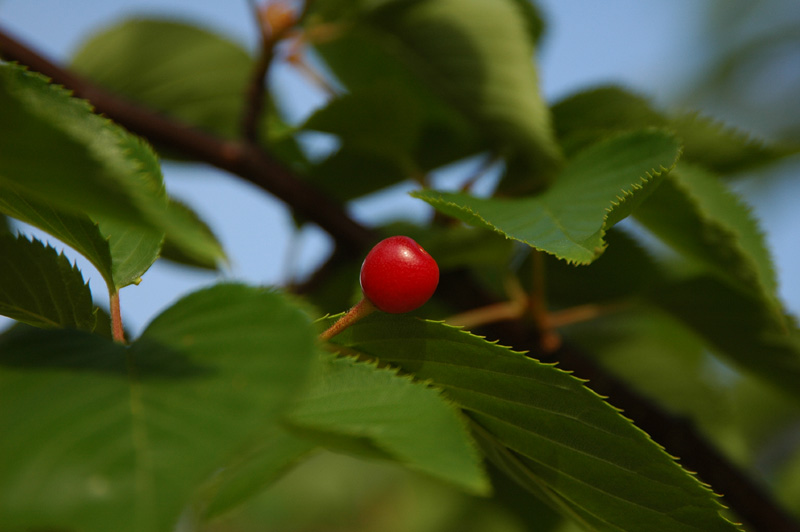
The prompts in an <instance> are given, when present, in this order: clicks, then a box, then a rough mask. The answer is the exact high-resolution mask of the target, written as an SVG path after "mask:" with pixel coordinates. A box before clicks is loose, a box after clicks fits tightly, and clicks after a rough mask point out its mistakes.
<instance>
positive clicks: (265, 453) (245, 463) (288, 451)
mask: <svg viewBox="0 0 800 532" xmlns="http://www.w3.org/2000/svg"><path fill="white" fill-rule="evenodd" d="M316 447H317V445H316V443H314V442H311V441H309V440H306V439H303V438H299V437H298V436H296V435H294V434H292V433H291V432H290V431H289V430H288V429H286V428H284V427H283V426H282V425H279V424H271V425H269V426H268V427H266V428H265V430H264V431H263V433H262V434H260V435H259V437H258V439H257V440H255V441H253V442H251V443H250V444H248V445H247V446H245V447H244V448H243V449H240V450H238V451H237V453H236V456H235V457H234V458H233V459H232V460H230V461H228V462H227V463H225V465H224V466H223V467H222V468H220V469H219V470H218V471H217V472H215V474H214V475H213V476H211V477H210V478H209V479H208V480H207V481H206V482H205V484H203V485H202V486H201V487H200V489H199V490H198V495H197V497H196V502H195V504H194V507H193V512H194V514H195V516H196V517H197V518H198V519H200V520H202V521H208V520H210V519H213V518H215V517H217V516H219V515H221V514H224V513H226V512H229V511H231V510H232V509H234V508H236V507H238V506H240V505H242V504H243V503H244V502H245V501H247V500H248V499H250V498H252V497H253V496H254V495H256V494H257V493H259V492H260V491H262V490H263V489H264V488H266V487H267V486H269V485H270V484H272V483H273V482H274V481H275V480H277V479H278V478H279V477H280V475H281V474H282V473H283V472H284V471H286V470H287V469H288V468H289V467H291V466H292V465H294V464H295V463H297V462H298V461H299V460H300V459H301V458H303V457H304V456H306V455H308V454H309V453H311V451H313V450H314V449H315V448H316Z"/></svg>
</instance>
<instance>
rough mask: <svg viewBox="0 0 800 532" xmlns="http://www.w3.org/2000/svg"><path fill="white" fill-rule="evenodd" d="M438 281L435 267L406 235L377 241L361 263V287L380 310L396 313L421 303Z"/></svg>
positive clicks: (410, 309) (429, 258)
mask: <svg viewBox="0 0 800 532" xmlns="http://www.w3.org/2000/svg"><path fill="white" fill-rule="evenodd" d="M438 284H439V266H437V264H436V261H435V260H434V259H433V257H431V256H430V255H429V254H428V252H427V251H425V250H424V249H422V246H420V245H419V244H417V243H416V242H415V241H414V240H413V239H412V238H409V237H407V236H392V237H389V238H387V239H385V240H382V241H380V242H378V243H377V244H376V245H375V247H374V248H372V250H371V251H370V252H369V253H368V254H367V257H366V258H365V259H364V263H363V264H362V265H361V290H362V291H363V292H364V296H365V297H366V298H367V299H369V300H370V302H372V304H373V305H375V306H376V307H378V308H379V309H381V310H382V311H384V312H390V313H392V314H400V313H402V312H410V311H412V310H414V309H416V308H419V307H421V306H422V305H423V304H425V302H426V301H428V299H430V297H431V296H432V295H433V292H434V291H435V290H436V285H438Z"/></svg>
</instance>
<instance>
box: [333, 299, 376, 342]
mask: <svg viewBox="0 0 800 532" xmlns="http://www.w3.org/2000/svg"><path fill="white" fill-rule="evenodd" d="M375 310H377V307H376V306H375V305H373V304H372V302H371V301H370V300H369V299H367V298H366V297H365V298H362V299H361V301H359V302H358V303H356V304H355V305H354V306H353V308H351V309H350V310H348V311H347V313H346V314H345V315H344V316H342V317H341V318H339V319H338V320H336V323H334V324H333V325H331V326H330V327H328V329H326V330H325V331H324V332H323V333H321V334H320V335H319V339H320V340H330V339H331V338H333V337H334V336H336V335H337V334H339V333H340V332H342V331H343V330H345V329H347V328H348V327H350V326H351V325H353V324H354V323H355V322H357V321H358V320H360V319H361V318H363V317H364V316H368V315H370V314H372V312H374V311H375Z"/></svg>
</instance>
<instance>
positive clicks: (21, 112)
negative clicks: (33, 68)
mask: <svg viewBox="0 0 800 532" xmlns="http://www.w3.org/2000/svg"><path fill="white" fill-rule="evenodd" d="M0 123H3V124H7V127H4V128H2V130H0V148H2V149H0V184H3V185H5V186H9V187H17V188H16V190H17V191H18V192H20V193H22V192H25V193H26V194H28V195H30V196H31V197H34V198H38V199H40V200H42V201H47V202H49V203H51V204H52V205H53V206H54V207H58V208H61V209H65V210H69V211H71V212H84V213H86V212H89V213H98V214H103V215H106V216H109V217H115V218H118V219H121V220H123V221H126V222H129V223H133V224H137V225H142V226H147V225H148V223H147V221H146V220H145V219H144V217H143V216H142V214H141V212H140V210H139V208H138V207H137V206H136V205H134V203H133V201H132V200H131V198H130V197H129V195H128V190H127V188H126V186H125V185H124V183H125V182H127V181H128V180H130V178H131V174H132V173H134V172H135V170H133V169H132V168H131V166H132V165H131V161H129V160H128V159H127V158H126V157H125V156H124V154H123V153H122V150H121V148H120V145H119V142H120V137H121V135H123V132H122V131H121V130H119V129H118V128H115V127H114V126H112V125H111V123H110V122H109V121H107V120H105V119H103V118H101V117H99V116H97V115H95V114H92V112H91V108H90V106H89V104H88V103H86V102H85V101H83V100H78V99H75V98H71V97H70V95H69V92H67V91H66V90H64V89H62V88H61V87H58V86H55V85H50V84H48V82H47V79H46V78H45V77H43V76H41V75H39V74H36V73H33V72H28V71H26V70H25V69H24V68H23V67H20V66H17V65H14V64H8V63H4V64H0ZM43 152H46V153H47V156H46V157H45V156H43ZM153 200H154V201H163V197H160V198H153Z"/></svg>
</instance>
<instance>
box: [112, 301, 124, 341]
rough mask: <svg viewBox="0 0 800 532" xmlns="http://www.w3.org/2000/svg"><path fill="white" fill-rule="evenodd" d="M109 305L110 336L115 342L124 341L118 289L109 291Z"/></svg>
mask: <svg viewBox="0 0 800 532" xmlns="http://www.w3.org/2000/svg"><path fill="white" fill-rule="evenodd" d="M109 295H110V297H109V307H110V310H111V336H112V338H113V339H114V341H115V342H117V343H120V344H124V343H125V329H124V328H123V326H122V312H121V311H120V307H119V290H114V291H113V292H111V293H110V294H109Z"/></svg>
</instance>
